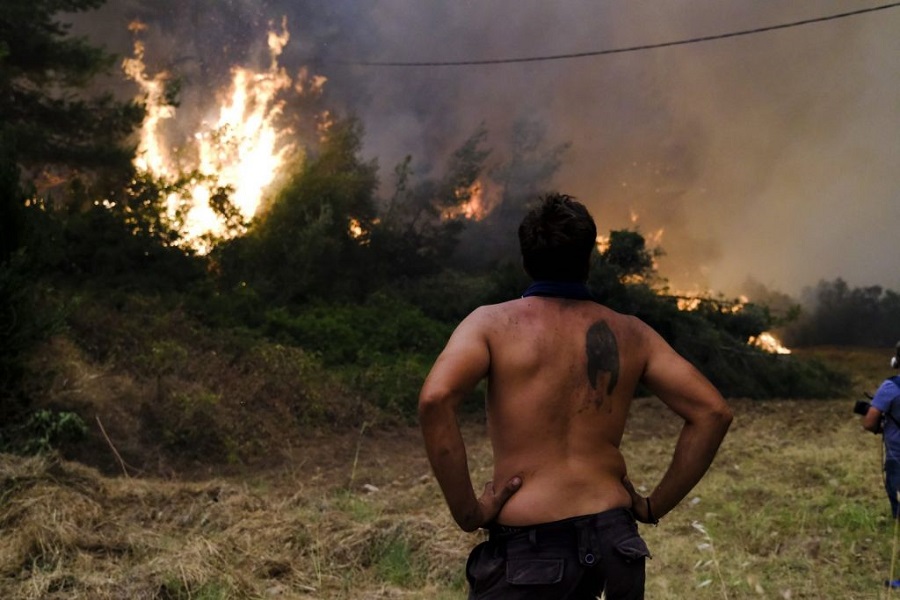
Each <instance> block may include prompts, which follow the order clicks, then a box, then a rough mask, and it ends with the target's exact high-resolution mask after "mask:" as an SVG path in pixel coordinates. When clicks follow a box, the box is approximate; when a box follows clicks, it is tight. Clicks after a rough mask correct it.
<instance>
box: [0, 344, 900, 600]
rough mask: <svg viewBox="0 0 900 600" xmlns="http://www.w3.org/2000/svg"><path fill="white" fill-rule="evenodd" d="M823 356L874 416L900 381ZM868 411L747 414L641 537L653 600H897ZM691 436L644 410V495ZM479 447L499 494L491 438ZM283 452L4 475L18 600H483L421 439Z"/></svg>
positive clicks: (466, 540) (305, 443) (11, 582)
mask: <svg viewBox="0 0 900 600" xmlns="http://www.w3.org/2000/svg"><path fill="white" fill-rule="evenodd" d="M816 353H817V354H818V355H819V356H821V357H823V358H825V359H826V360H831V361H835V363H836V364H840V365H842V366H843V368H845V369H847V370H849V371H851V372H852V373H853V374H854V375H855V377H856V381H857V388H858V390H859V395H858V397H859V398H861V397H862V392H863V391H870V392H871V391H874V389H875V387H876V386H877V385H878V383H879V382H880V380H881V378H882V377H884V376H885V375H887V374H888V369H887V368H886V363H887V357H889V356H890V353H889V352H888V351H881V352H876V351H861V350H860V351H848V350H838V349H823V350H817V351H816ZM856 399H857V398H855V397H854V398H845V399H840V400H827V401H825V400H822V401H789V400H771V401H748V400H741V399H734V400H732V401H731V403H732V405H733V407H734V409H735V413H736V419H735V422H734V425H733V426H732V430H731V432H730V433H729V436H728V437H727V438H726V441H725V444H724V445H723V447H722V449H721V451H720V454H719V456H718V457H717V459H716V462H715V464H714V465H713V468H712V470H711V471H710V473H709V474H708V476H707V477H706V478H705V479H704V480H703V481H702V482H701V484H700V485H699V486H698V487H697V488H696V489H695V490H694V492H693V493H692V494H691V495H690V496H689V498H688V499H687V500H686V501H685V502H684V503H683V504H682V505H681V506H679V507H678V508H677V509H676V510H675V511H673V512H672V513H671V514H669V515H668V516H667V517H666V518H665V519H663V521H662V522H661V523H660V525H659V526H658V527H645V528H644V529H642V533H643V534H644V536H645V538H646V539H647V542H648V544H649V546H650V548H651V551H652V553H653V559H652V560H651V561H649V563H648V586H647V597H648V598H650V599H655V598H659V599H665V598H673V599H676V598H677V599H686V598H687V599H694V598H697V599H703V598H731V599H738V598H783V599H800V598H811V599H822V598H842V599H863V598H887V597H890V592H889V590H886V589H885V588H884V587H883V581H884V580H885V579H887V578H888V577H890V574H891V570H892V568H894V567H893V561H892V559H891V557H892V554H893V550H894V548H893V547H894V545H895V540H896V539H897V532H895V531H894V529H893V527H892V524H891V522H890V520H889V519H888V511H887V501H886V499H885V497H884V492H883V489H882V487H881V474H880V461H881V450H880V438H877V437H875V436H873V435H871V434H868V433H866V432H863V431H862V429H861V428H860V423H859V418H858V417H857V416H856V415H854V414H853V413H852V411H851V407H852V403H853V401H854V400H856ZM677 430H678V423H677V422H676V421H675V420H673V419H672V418H671V417H670V416H669V414H668V413H667V412H666V410H665V408H664V407H663V406H662V405H661V404H660V403H659V402H658V401H657V400H654V399H640V400H637V401H636V402H635V404H634V406H633V409H632V416H631V421H630V424H629V428H628V432H627V435H626V438H625V440H624V443H623V452H624V453H625V455H626V458H627V460H628V464H629V473H630V476H631V478H632V479H633V480H634V481H635V483H636V484H637V485H639V486H640V485H644V486H648V487H649V486H651V485H653V484H654V483H655V481H656V480H657V479H658V477H659V475H660V474H661V472H662V470H663V469H664V468H665V466H666V463H667V460H668V457H669V456H670V454H671V451H672V447H673V444H674V438H675V435H676V433H677ZM465 433H466V439H467V443H468V445H469V451H470V455H471V457H472V458H471V464H470V466H471V468H472V469H473V471H474V477H475V478H476V480H479V481H483V480H484V479H486V478H487V477H488V474H489V472H490V468H489V467H490V449H489V446H488V445H487V443H486V440H485V436H484V430H483V427H482V425H481V424H479V423H475V422H473V423H468V424H467V425H466V431H465ZM268 443H269V444H270V445H271V448H272V452H273V453H282V454H284V455H287V456H290V457H291V460H289V461H288V462H287V463H286V465H284V466H282V467H279V468H277V469H267V470H258V471H253V472H245V473H241V474H239V475H234V474H229V475H227V476H225V475H222V476H204V477H202V478H193V479H191V480H186V479H185V478H175V477H173V478H170V479H149V478H140V479H139V478H133V477H132V478H129V477H126V476H124V475H122V476H119V477H109V476H103V475H101V474H100V473H98V472H97V471H95V470H93V469H90V468H87V467H85V466H82V465H80V464H78V463H74V462H67V461H64V460H61V459H58V458H54V457H39V458H31V459H25V458H21V457H14V456H10V455H0V598H3V599H23V600H24V599H38V598H41V599H63V598H65V599H70V598H84V599H92V600H93V599H107V598H109V599H112V598H115V599H148V600H149V599H159V600H168V599H179V600H181V599H192V600H213V599H215V600H219V599H226V598H260V599H262V598H285V599H288V598H298V599H299V598H336V599H337V598H428V599H430V600H440V599H449V598H464V597H465V590H464V581H463V576H462V569H463V564H464V561H465V557H466V555H467V553H468V550H469V549H470V548H471V547H472V546H473V545H474V544H475V543H476V542H477V541H478V540H479V535H478V534H464V533H462V532H459V531H458V530H456V529H455V527H454V526H453V524H452V522H451V520H450V517H449V514H448V512H447V511H446V509H445V508H444V505H443V501H442V498H441V496H440V492H439V490H438V488H437V486H436V484H435V483H434V481H433V479H432V478H431V476H430V473H429V469H428V465H427V462H426V461H425V459H424V456H423V452H422V449H421V442H420V439H419V434H418V431H417V430H416V429H415V428H414V427H391V428H385V427H376V428H372V427H363V428H361V429H360V430H357V431H353V432H346V433H342V434H337V433H330V434H310V435H309V436H308V437H306V438H305V439H290V440H289V439H271V440H268ZM896 570H897V575H895V577H900V567H897V569H896ZM896 595H897V597H898V598H900V591H898V592H896Z"/></svg>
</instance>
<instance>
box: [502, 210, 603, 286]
mask: <svg viewBox="0 0 900 600" xmlns="http://www.w3.org/2000/svg"><path fill="white" fill-rule="evenodd" d="M596 244H597V226H596V224H595V223H594V219H593V217H591V214H590V213H589V212H588V210H587V208H585V206H584V205H583V204H581V203H580V202H578V201H576V200H575V199H574V198H572V197H571V196H567V195H566V194H558V193H553V194H547V195H545V196H543V197H541V199H540V203H539V204H538V205H537V206H536V207H535V208H533V209H532V210H531V211H530V212H529V213H528V214H527V215H525V218H524V219H522V223H521V225H519V247H520V248H521V250H522V262H523V263H524V266H525V271H526V272H527V273H528V275H529V276H531V278H532V279H535V280H550V281H585V280H586V279H587V276H588V269H589V268H590V261H591V253H592V252H593V250H594V247H595V245H596Z"/></svg>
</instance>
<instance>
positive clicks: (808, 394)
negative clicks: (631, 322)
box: [588, 232, 851, 398]
mask: <svg viewBox="0 0 900 600" xmlns="http://www.w3.org/2000/svg"><path fill="white" fill-rule="evenodd" d="M617 233H618V235H616V234H617ZM639 238H640V234H638V233H636V232H624V233H623V232H613V233H612V234H611V235H610V243H609V247H608V248H607V249H606V250H605V251H604V252H602V253H600V255H599V256H598V258H597V260H595V261H594V262H593V264H592V267H591V271H590V274H589V279H588V282H589V284H590V285H591V287H592V289H593V290H595V293H596V294H597V296H598V300H600V301H601V302H603V303H604V304H607V305H608V306H610V307H611V308H613V309H615V310H618V311H620V312H623V313H627V314H632V315H635V316H637V317H639V318H641V319H642V320H643V321H645V322H646V323H647V324H649V325H650V326H651V327H653V328H654V329H655V330H656V331H658V332H659V333H660V335H662V337H663V338H665V339H666V341H668V342H669V344H671V345H672V347H673V348H675V350H676V351H678V352H679V354H681V355H682V356H684V357H685V358H686V359H688V360H689V361H690V362H691V363H693V364H694V366H696V367H697V368H698V369H699V370H700V371H702V372H703V373H704V375H706V376H707V377H708V378H709V379H710V380H711V381H712V382H713V384H714V385H715V386H716V387H717V388H718V389H719V391H720V392H721V393H722V394H723V395H725V396H726V397H747V398H772V397H781V398H831V397H837V396H840V395H844V394H846V393H847V392H848V391H849V386H850V383H851V382H850V380H849V378H848V377H846V376H845V375H843V374H842V373H840V372H837V371H835V370H833V369H831V368H829V367H827V366H826V365H825V364H823V363H821V362H819V361H816V360H814V359H809V358H803V359H799V358H796V357H793V356H790V355H775V354H770V353H768V352H765V351H763V350H761V349H759V348H756V347H754V346H750V345H749V344H748V343H747V342H748V340H749V339H750V338H751V337H753V336H758V335H759V334H760V333H762V332H765V331H768V330H769V329H770V328H771V327H772V326H773V325H774V324H775V323H776V320H775V319H774V318H773V317H772V316H771V314H770V312H769V310H768V308H767V307H765V306H760V305H757V304H752V303H747V304H743V303H739V302H737V301H729V300H726V299H724V298H713V297H700V298H693V299H692V300H693V301H694V302H695V304H696V306H694V308H693V310H681V309H680V308H679V307H678V299H677V298H675V297H672V296H667V295H665V294H661V293H659V292H658V291H657V290H656V289H655V288H653V287H652V286H651V285H650V284H649V283H648V282H654V281H656V280H657V277H656V275H655V272H654V271H653V262H652V260H651V253H650V252H649V251H648V250H647V249H646V247H645V245H644V243H643V239H642V238H640V239H639Z"/></svg>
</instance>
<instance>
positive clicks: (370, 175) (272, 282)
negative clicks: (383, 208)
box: [216, 120, 377, 304]
mask: <svg viewBox="0 0 900 600" xmlns="http://www.w3.org/2000/svg"><path fill="white" fill-rule="evenodd" d="M361 136H362V131H361V128H360V126H359V124H358V123H357V122H356V121H353V120H346V121H341V122H338V123H336V124H335V125H333V126H332V128H331V129H330V131H329V134H328V138H327V139H326V141H325V142H324V144H323V146H322V148H321V150H320V152H319V153H318V155H317V156H313V157H311V158H310V159H309V160H307V161H306V162H304V163H303V164H302V165H300V166H299V167H298V168H297V171H296V172H295V173H294V174H293V175H292V176H291V177H290V178H289V181H288V183H287V184H286V185H285V186H284V187H283V188H282V189H281V191H280V192H279V193H278V195H277V196H276V197H275V199H274V200H273V201H272V203H271V205H270V206H268V207H267V209H266V210H265V211H264V213H263V214H262V215H261V216H260V220H259V222H258V223H257V224H256V225H255V226H254V227H252V228H251V229H250V231H249V232H248V234H247V236H246V237H244V238H241V239H239V240H235V241H234V242H233V243H229V244H226V245H224V247H223V248H222V249H221V250H220V251H219V252H218V254H217V255H216V259H217V260H218V261H219V264H220V265H221V268H222V269H223V273H224V275H225V277H226V281H228V282H229V283H230V284H232V285H238V284H239V283H240V282H247V283H249V284H250V285H251V286H252V287H253V288H254V289H256V290H258V292H259V293H260V294H262V295H263V296H264V297H265V298H267V299H269V300H271V301H273V302H275V303H277V304H289V303H302V302H304V301H306V300H309V299H310V298H316V297H331V296H344V297H351V298H358V297H359V295H360V293H361V291H362V290H365V289H366V286H367V284H368V283H369V277H368V273H369V270H368V267H369V266H370V263H369V262H367V260H366V259H367V254H366V252H365V249H366V245H367V243H368V232H370V231H371V229H372V221H373V218H374V216H375V206H374V192H375V188H376V185H377V179H376V176H375V173H376V165H375V163H364V162H362V161H361V160H360V158H359V152H360V147H361ZM336 274H340V276H336Z"/></svg>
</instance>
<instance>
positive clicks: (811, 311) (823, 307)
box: [782, 278, 900, 347]
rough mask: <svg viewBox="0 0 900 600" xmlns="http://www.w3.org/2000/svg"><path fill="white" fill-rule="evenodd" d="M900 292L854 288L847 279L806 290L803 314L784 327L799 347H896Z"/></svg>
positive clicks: (788, 341)
mask: <svg viewBox="0 0 900 600" xmlns="http://www.w3.org/2000/svg"><path fill="white" fill-rule="evenodd" d="M898 322H900V294H898V293H897V292H894V291H893V290H885V289H884V288H882V287H881V286H877V285H875V286H869V287H857V288H851V287H850V286H849V285H848V284H847V282H846V281H844V280H843V279H840V278H838V279H835V280H834V281H820V282H819V283H818V285H816V286H815V287H814V288H806V289H805V290H804V292H803V310H802V312H801V314H800V317H799V318H798V319H797V320H796V321H795V322H792V323H789V324H788V325H787V326H785V327H784V329H783V331H782V335H783V336H784V339H785V340H786V342H787V343H788V344H790V345H795V346H820V345H835V346H868V347H887V346H893V345H894V344H895V343H896V342H897V340H898V339H900V331H898V327H897V323H898Z"/></svg>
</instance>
